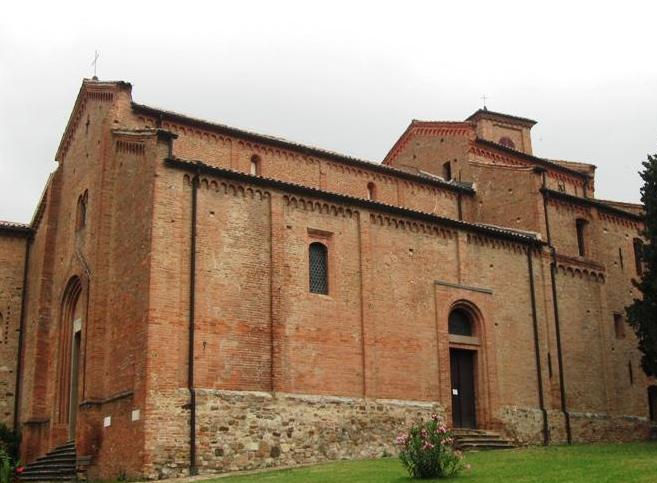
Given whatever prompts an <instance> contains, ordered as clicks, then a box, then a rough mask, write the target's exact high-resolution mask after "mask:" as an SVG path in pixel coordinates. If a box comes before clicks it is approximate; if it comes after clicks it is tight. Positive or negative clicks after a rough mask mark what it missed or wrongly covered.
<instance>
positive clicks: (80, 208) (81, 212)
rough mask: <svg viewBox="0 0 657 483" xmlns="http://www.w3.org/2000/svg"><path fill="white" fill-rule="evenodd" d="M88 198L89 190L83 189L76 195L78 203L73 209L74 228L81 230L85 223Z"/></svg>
mask: <svg viewBox="0 0 657 483" xmlns="http://www.w3.org/2000/svg"><path fill="white" fill-rule="evenodd" d="M88 198H89V192H88V191H87V190H85V191H84V193H82V194H81V195H80V196H79V197H78V205H77V208H76V211H75V230H76V231H77V230H81V229H82V228H84V227H85V226H86V224H87V202H88Z"/></svg>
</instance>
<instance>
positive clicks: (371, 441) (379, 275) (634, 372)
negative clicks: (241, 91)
mask: <svg viewBox="0 0 657 483" xmlns="http://www.w3.org/2000/svg"><path fill="white" fill-rule="evenodd" d="M533 124H534V121H531V120H528V119H524V118H518V117H515V116H508V115H504V114H500V113H493V112H490V111H486V110H480V111H477V112H476V113H475V114H473V115H472V116H470V117H469V118H468V119H467V120H466V121H464V122H424V121H413V122H412V123H411V125H410V126H409V127H408V129H407V130H406V132H404V133H403V134H402V136H401V137H400V139H399V140H398V141H397V143H396V144H395V145H394V146H393V148H392V149H391V151H390V153H389V154H388V156H387V157H386V158H385V160H384V161H383V163H382V164H377V163H371V162H367V161H363V160H359V159H355V158H352V157H348V156H344V155H341V154H338V153H334V152H330V151H325V150H322V149H319V148H315V147H310V146H305V145H300V144H297V143H293V142H290V141H286V140H283V139H280V138H274V137H269V136H263V135H260V134H256V133H252V132H248V131H243V130H239V129H235V128H232V127H229V126H224V125H220V124H215V123H211V122H207V121H202V120H198V119H194V118H190V117H187V116H183V115H180V114H176V113H172V112H168V111H163V110H160V109H156V108H152V107H148V106H144V105H141V104H137V103H135V102H133V100H132V97H131V87H130V85H129V84H127V83H124V82H100V81H97V80H85V81H84V82H83V85H82V87H81V90H80V93H79V95H78V98H77V100H76V103H75V106H74V109H73V112H72V114H71V118H70V121H69V123H68V125H67V127H66V130H65V133H64V136H63V138H62V141H61V144H60V147H59V149H58V152H57V155H56V159H57V161H58V162H59V166H58V168H57V170H56V171H55V172H54V173H53V175H52V176H51V178H50V180H49V182H48V185H47V187H46V190H45V192H44V196H43V199H42V201H41V203H40V205H39V208H38V210H37V212H36V215H35V219H34V220H33V222H32V223H31V225H30V226H16V225H9V224H3V225H0V258H1V259H2V260H3V261H4V263H3V264H2V265H0V302H1V303H2V305H0V320H4V321H8V322H5V324H6V325H7V327H8V330H7V332H6V334H7V335H6V336H5V339H6V344H7V349H6V350H5V351H4V352H2V351H0V356H1V357H3V364H5V366H6V367H7V368H8V372H7V374H8V377H7V378H5V379H6V380H5V379H2V378H0V383H2V384H6V385H7V387H8V388H12V389H11V390H9V391H7V396H6V397H5V399H4V407H5V408H7V410H6V411H5V413H4V417H5V420H6V421H8V422H12V421H13V422H14V424H16V425H17V427H18V428H19V429H20V431H21V433H22V436H23V439H22V455H23V459H24V460H25V461H31V460H33V459H34V458H36V457H37V456H39V455H41V454H43V453H45V452H46V451H48V450H50V449H52V448H53V447H55V446H57V445H58V444H61V443H63V442H65V441H67V440H69V439H71V440H74V441H75V444H76V451H77V454H78V456H79V457H86V458H85V460H88V461H89V467H88V474H89V476H90V477H92V478H104V479H107V478H115V477H118V476H122V475H126V476H130V477H142V476H146V477H152V478H157V477H163V476H173V475H180V474H184V473H186V472H188V471H190V470H192V471H193V470H200V471H204V472H217V471H228V470H235V469H248V468H258V467H265V466H273V465H286V464H298V463H307V462H313V461H321V460H326V459H333V458H338V457H362V456H376V455H380V454H383V453H385V452H393V451H394V447H393V439H394V435H395V434H396V432H397V431H398V430H399V429H401V428H403V427H405V426H406V425H407V424H409V422H410V421H411V420H413V419H415V418H418V417H423V416H424V417H428V416H429V415H430V414H431V413H434V412H435V413H438V414H440V415H441V417H443V418H445V420H446V421H447V422H448V423H451V424H452V425H454V426H463V427H477V428H486V429H493V430H497V431H499V432H502V433H504V434H505V435H507V436H508V437H510V438H512V439H514V440H515V441H516V442H518V443H520V444H525V443H536V444H539V443H552V442H564V441H568V440H571V441H591V440H629V439H637V438H646V437H648V434H649V431H650V427H651V422H650V420H649V415H650V414H651V413H650V410H649V406H650V404H649V403H651V404H653V405H654V404H657V401H653V400H650V401H649V398H648V393H649V391H648V388H649V386H651V384H652V382H651V381H649V380H648V379H647V378H645V377H644V375H643V373H642V372H641V370H640V366H639V360H640V354H639V353H638V351H637V350H636V340H635V338H634V336H633V333H632V331H631V330H629V328H627V327H625V323H624V321H623V320H622V317H623V313H624V307H625V306H626V305H627V304H629V303H630V302H631V300H632V297H633V296H634V295H635V293H634V289H633V288H632V285H631V279H632V278H633V277H636V276H637V274H636V271H637V270H640V269H641V265H640V261H639V260H638V259H636V258H635V251H634V247H635V246H638V245H637V243H638V240H639V232H640V230H641V227H642V214H641V207H640V206H638V205H632V204H627V203H617V202H609V201H604V200H596V199H595V198H594V197H593V194H594V172H595V170H594V167H593V166H591V165H587V164H583V163H572V162H567V161H554V160H547V159H543V158H539V157H536V156H535V155H534V154H533V153H532V148H531V136H530V129H531V126H532V125H533ZM2 297H4V298H2ZM5 307H7V309H5ZM4 312H7V313H9V314H10V318H6V317H7V316H6V315H5V314H4ZM12 378H13V379H12ZM12 380H13V381H14V385H13V386H12ZM16 380H18V381H19V383H18V386H16V383H15V381H16ZM14 389H15V391H14ZM15 392H17V393H18V398H17V399H15V398H14V396H13V395H14V393H15ZM15 401H18V403H17V404H16V411H14V410H13V409H12V408H13V407H14V404H15ZM656 413H657V412H655V411H653V413H652V414H656ZM320 428H321V430H320Z"/></svg>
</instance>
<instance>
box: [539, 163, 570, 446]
mask: <svg viewBox="0 0 657 483" xmlns="http://www.w3.org/2000/svg"><path fill="white" fill-rule="evenodd" d="M541 192H542V193H543V213H544V215H545V232H546V235H547V242H548V247H549V248H550V252H551V255H552V262H551V263H550V282H551V285H552V305H553V307H554V328H555V333H556V338H557V363H558V365H559V390H560V395H561V412H563V415H564V419H565V421H566V439H567V441H568V444H573V434H572V430H571V427H570V413H569V412H568V405H567V403H566V378H565V375H564V364H563V350H562V347H561V323H560V321H559V302H558V300H557V250H556V249H555V248H554V246H553V245H552V237H551V236H550V218H549V215H548V196H549V195H548V191H547V180H546V175H545V171H543V188H542V189H541Z"/></svg>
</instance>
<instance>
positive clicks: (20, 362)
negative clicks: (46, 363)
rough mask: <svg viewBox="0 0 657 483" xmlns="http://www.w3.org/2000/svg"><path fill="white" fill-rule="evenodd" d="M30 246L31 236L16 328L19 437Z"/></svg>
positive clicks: (28, 242)
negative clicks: (19, 314)
mask: <svg viewBox="0 0 657 483" xmlns="http://www.w3.org/2000/svg"><path fill="white" fill-rule="evenodd" d="M31 245H32V234H30V235H29V236H28V237H27V238H26V240H25V262H24V265H23V293H22V297H21V316H20V321H19V326H18V361H17V362H16V390H15V391H14V431H15V432H16V433H17V434H19V435H20V433H21V428H20V426H19V422H20V417H19V415H18V413H19V411H20V398H21V377H22V373H23V337H24V336H23V332H24V331H25V316H26V315H25V312H26V311H27V307H26V305H27V288H28V278H27V275H28V267H29V264H30V246H31Z"/></svg>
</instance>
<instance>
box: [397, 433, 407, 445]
mask: <svg viewBox="0 0 657 483" xmlns="http://www.w3.org/2000/svg"><path fill="white" fill-rule="evenodd" d="M395 442H396V443H397V444H398V445H399V446H406V443H408V435H406V434H400V435H399V436H397V438H396V439H395Z"/></svg>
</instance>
